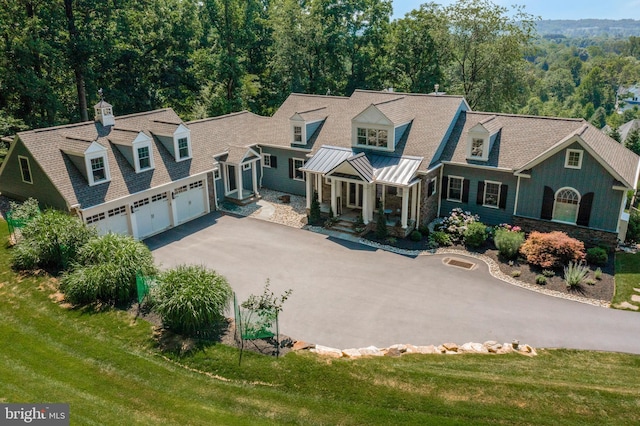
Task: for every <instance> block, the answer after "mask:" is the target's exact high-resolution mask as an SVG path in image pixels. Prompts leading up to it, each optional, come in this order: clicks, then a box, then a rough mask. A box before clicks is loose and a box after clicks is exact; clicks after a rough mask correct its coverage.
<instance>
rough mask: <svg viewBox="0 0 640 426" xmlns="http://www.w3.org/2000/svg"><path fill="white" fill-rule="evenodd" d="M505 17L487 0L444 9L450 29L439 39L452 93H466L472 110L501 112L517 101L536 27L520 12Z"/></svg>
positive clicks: (471, 0) (470, 0)
mask: <svg viewBox="0 0 640 426" xmlns="http://www.w3.org/2000/svg"><path fill="white" fill-rule="evenodd" d="M508 12H509V10H508V9H507V8H504V7H501V6H497V5H495V4H493V3H491V1H489V0H459V1H458V2H457V3H455V4H453V5H451V6H448V7H446V8H444V14H445V16H446V20H447V23H448V28H449V30H448V31H441V32H440V35H439V38H440V40H441V41H440V43H441V44H442V46H443V48H444V51H445V52H446V53H447V54H448V55H449V58H450V64H449V66H448V69H447V76H448V78H449V86H450V87H451V89H452V90H450V91H453V92H457V93H462V94H464V96H465V98H466V100H467V102H468V103H469V105H470V106H471V108H472V109H480V110H483V111H505V110H509V109H512V108H513V107H514V106H515V105H517V103H518V102H519V101H518V99H519V98H520V83H519V82H520V81H521V80H522V78H523V68H524V59H523V58H524V52H525V50H526V49H527V47H528V46H529V45H530V43H531V39H532V36H533V34H534V30H535V24H534V21H533V16H531V15H529V14H527V13H525V12H524V11H523V8H522V7H515V9H513V10H512V13H511V14H510V15H508V14H507V13H508Z"/></svg>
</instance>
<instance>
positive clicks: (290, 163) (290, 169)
mask: <svg viewBox="0 0 640 426" xmlns="http://www.w3.org/2000/svg"><path fill="white" fill-rule="evenodd" d="M289 179H293V158H289Z"/></svg>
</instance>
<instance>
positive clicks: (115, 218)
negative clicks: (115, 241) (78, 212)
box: [86, 205, 129, 235]
mask: <svg viewBox="0 0 640 426" xmlns="http://www.w3.org/2000/svg"><path fill="white" fill-rule="evenodd" d="M86 222H87V225H90V226H95V227H96V229H97V230H98V234H100V235H104V234H107V233H109V232H112V233H114V234H124V235H129V218H128V215H127V206H125V205H122V206H119V207H115V208H112V209H109V210H107V211H106V212H101V213H98V214H94V215H91V216H89V217H87V220H86Z"/></svg>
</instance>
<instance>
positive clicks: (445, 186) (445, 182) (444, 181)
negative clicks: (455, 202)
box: [440, 176, 449, 200]
mask: <svg viewBox="0 0 640 426" xmlns="http://www.w3.org/2000/svg"><path fill="white" fill-rule="evenodd" d="M448 192H449V177H448V176H443V177H442V192H441V193H440V198H442V199H443V200H444V199H445V198H447V193H448Z"/></svg>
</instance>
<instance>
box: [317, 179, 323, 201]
mask: <svg viewBox="0 0 640 426" xmlns="http://www.w3.org/2000/svg"><path fill="white" fill-rule="evenodd" d="M316 188H318V189H317V191H318V202H319V203H322V175H321V174H317V175H316Z"/></svg>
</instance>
